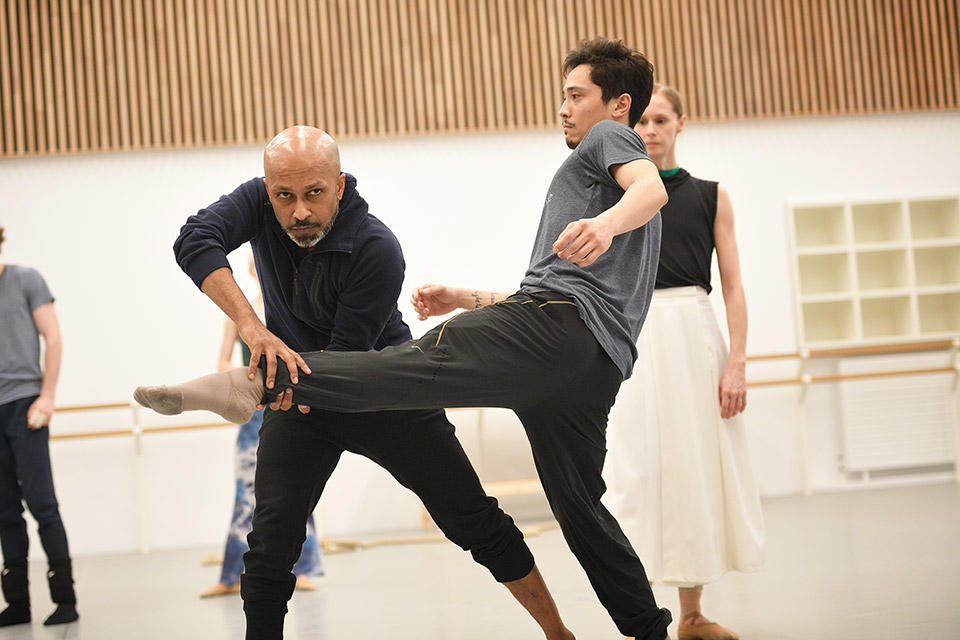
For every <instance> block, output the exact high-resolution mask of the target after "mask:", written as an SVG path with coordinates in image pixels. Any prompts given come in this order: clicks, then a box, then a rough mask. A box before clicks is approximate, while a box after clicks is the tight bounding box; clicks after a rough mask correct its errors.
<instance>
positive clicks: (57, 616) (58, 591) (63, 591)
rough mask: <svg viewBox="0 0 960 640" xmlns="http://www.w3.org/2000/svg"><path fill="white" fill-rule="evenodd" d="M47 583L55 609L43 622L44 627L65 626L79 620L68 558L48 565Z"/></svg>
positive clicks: (71, 570)
mask: <svg viewBox="0 0 960 640" xmlns="http://www.w3.org/2000/svg"><path fill="white" fill-rule="evenodd" d="M47 583H48V584H49V585H50V599H51V600H53V602H54V604H56V605H57V608H56V609H54V611H53V613H51V614H50V616H49V617H48V618H47V619H46V620H44V621H43V624H44V626H47V627H49V626H50V625H53V624H65V623H67V622H73V621H74V620H76V619H77V618H79V617H80V616H79V614H78V613H77V595H76V594H75V593H74V592H73V569H72V567H71V566H70V559H69V558H68V559H66V560H58V561H57V562H51V563H50V570H49V571H47Z"/></svg>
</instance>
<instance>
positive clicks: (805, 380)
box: [747, 367, 960, 387]
mask: <svg viewBox="0 0 960 640" xmlns="http://www.w3.org/2000/svg"><path fill="white" fill-rule="evenodd" d="M930 373H960V369H957V368H956V367H927V368H923V369H898V370H893V371H870V372H866V373H836V374H825V375H819V376H805V377H797V378H780V379H777V380H758V381H756V382H748V383H747V386H748V387H772V386H777V385H792V384H810V383H818V382H839V381H842V380H863V379H865V378H889V377H893V376H912V375H924V374H930Z"/></svg>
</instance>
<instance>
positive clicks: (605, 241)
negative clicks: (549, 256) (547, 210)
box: [553, 214, 614, 267]
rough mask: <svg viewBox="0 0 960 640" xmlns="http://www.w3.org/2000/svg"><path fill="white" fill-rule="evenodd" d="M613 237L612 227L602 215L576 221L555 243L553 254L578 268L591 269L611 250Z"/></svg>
mask: <svg viewBox="0 0 960 640" xmlns="http://www.w3.org/2000/svg"><path fill="white" fill-rule="evenodd" d="M613 235H614V234H613V227H612V225H611V224H610V222H609V220H608V218H607V217H606V216H604V215H602V214H601V215H599V216H597V217H596V218H583V219H581V220H575V221H573V222H571V223H570V224H568V225H567V228H566V229H564V230H563V233H561V234H560V236H559V237H558V238H557V241H556V242H554V243H553V252H554V253H555V254H557V257H558V258H563V259H565V260H569V261H570V262H572V263H573V264H575V265H577V266H578V267H589V266H590V265H591V264H593V263H594V262H596V261H597V258H599V257H600V256H602V255H603V254H604V253H606V251H607V249H609V248H610V244H611V243H612V242H613Z"/></svg>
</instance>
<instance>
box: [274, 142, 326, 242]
mask: <svg viewBox="0 0 960 640" xmlns="http://www.w3.org/2000/svg"><path fill="white" fill-rule="evenodd" d="M263 174H264V178H263V182H264V184H265V185H266V187H267V194H268V195H269V197H270V203H271V204H272V205H273V211H274V214H275V215H276V217H277V221H278V222H279V223H280V225H281V226H282V227H283V229H284V231H286V232H287V235H288V236H289V237H290V239H291V240H293V241H294V242H295V243H296V244H297V245H299V246H300V247H302V248H305V249H310V248H312V247H314V246H316V244H317V243H318V242H320V240H322V239H323V238H324V236H326V234H327V233H328V232H329V231H330V229H331V228H332V227H333V221H334V219H335V218H336V216H337V211H338V210H339V205H340V199H341V198H342V197H343V189H344V185H345V180H344V176H343V174H342V173H341V172H340V150H339V148H338V147H337V143H336V141H335V140H334V139H333V138H331V137H330V135H329V134H327V133H326V132H324V131H321V130H320V129H317V128H316V127H306V126H296V127H290V128H289V129H284V130H283V131H281V132H280V133H278V134H277V135H276V136H275V137H274V138H273V140H271V141H270V143H269V144H268V145H267V148H266V149H265V150H264V152H263Z"/></svg>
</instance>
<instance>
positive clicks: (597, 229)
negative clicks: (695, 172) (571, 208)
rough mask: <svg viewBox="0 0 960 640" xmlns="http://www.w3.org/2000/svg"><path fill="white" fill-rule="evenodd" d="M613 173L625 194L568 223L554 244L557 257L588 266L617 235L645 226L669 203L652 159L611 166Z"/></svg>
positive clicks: (607, 247)
mask: <svg viewBox="0 0 960 640" xmlns="http://www.w3.org/2000/svg"><path fill="white" fill-rule="evenodd" d="M610 174H611V175H612V176H613V179H614V180H616V181H617V184H619V185H620V187H621V188H622V189H623V191H624V193H623V196H622V197H621V198H620V200H619V201H618V202H617V204H615V205H613V206H612V207H610V208H609V209H607V210H606V211H604V212H603V213H601V214H600V215H598V216H596V217H594V218H583V219H581V220H576V221H574V222H571V223H570V224H568V225H567V227H566V228H565V229H564V230H563V232H562V233H561V234H560V236H559V237H558V238H557V241H556V242H554V243H553V252H554V253H555V254H557V257H559V258H564V259H566V260H569V261H570V262H572V263H573V264H575V265H578V266H581V267H587V266H589V265H591V264H593V263H594V262H596V260H597V258H599V257H600V256H601V255H603V254H604V253H605V252H606V251H607V249H609V248H610V244H611V243H612V242H613V238H614V236H618V235H620V234H621V233H627V232H628V231H633V230H634V229H637V228H639V227H642V226H643V225H645V224H646V223H648V222H649V221H650V220H651V219H653V217H654V216H655V215H657V212H658V211H660V208H661V207H663V205H665V204H667V191H666V189H664V187H663V182H662V181H661V180H660V174H659V173H657V167H656V165H655V164H653V163H652V162H650V161H649V160H647V159H645V158H644V159H637V160H631V161H630V162H625V163H623V164H619V165H615V166H612V167H611V168H610Z"/></svg>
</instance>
